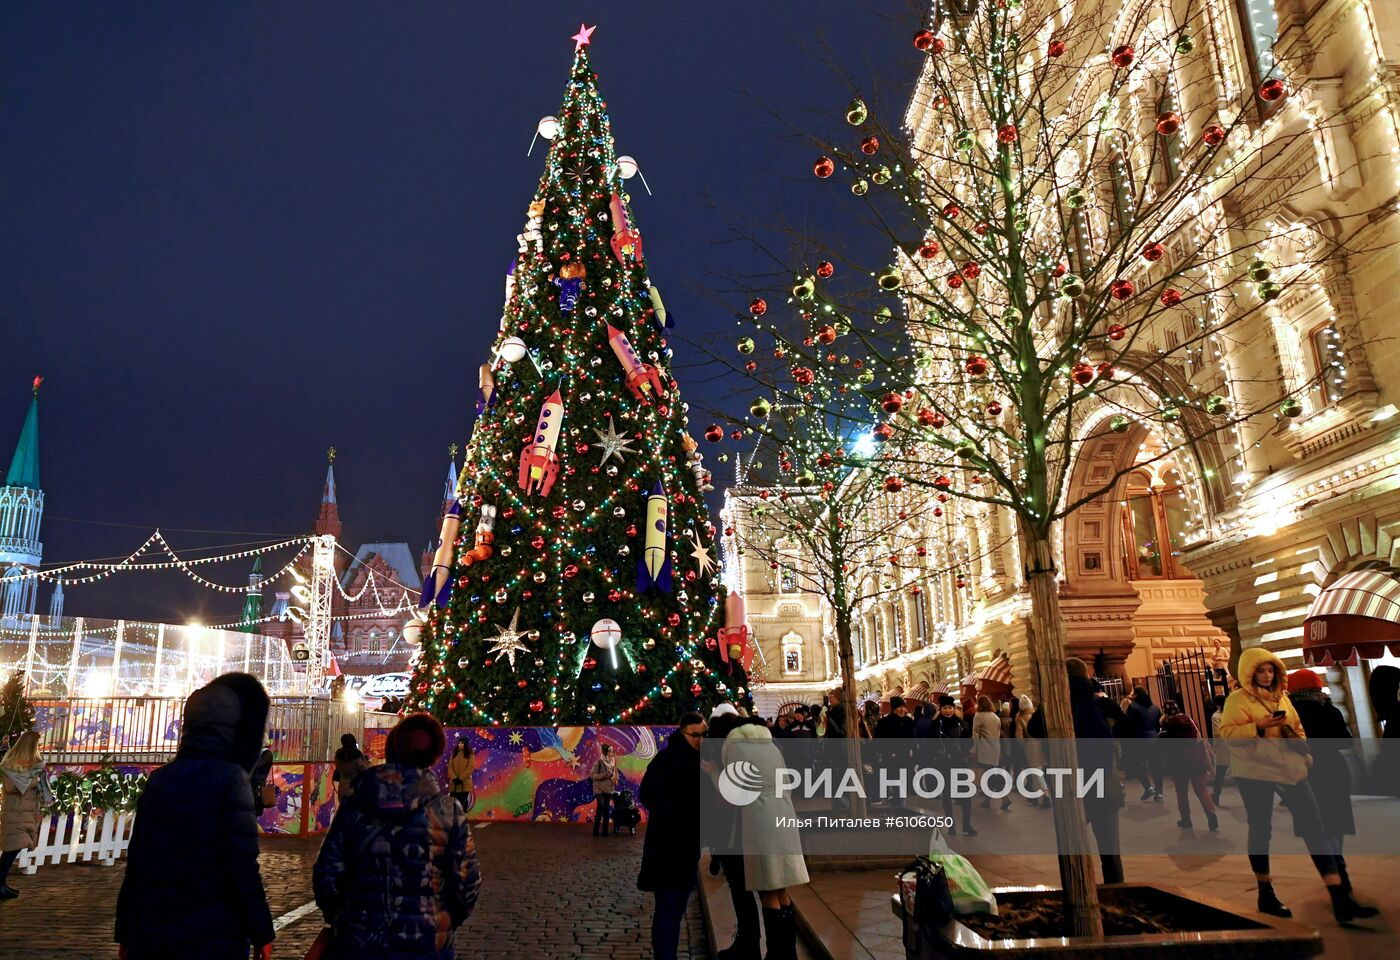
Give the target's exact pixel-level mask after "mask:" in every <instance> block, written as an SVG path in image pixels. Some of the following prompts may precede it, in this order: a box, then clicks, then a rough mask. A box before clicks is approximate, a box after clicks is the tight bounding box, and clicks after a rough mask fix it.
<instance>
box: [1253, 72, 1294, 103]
mask: <svg viewBox="0 0 1400 960" xmlns="http://www.w3.org/2000/svg"><path fill="white" fill-rule="evenodd" d="M1287 92H1288V88H1287V87H1285V86H1284V85H1283V81H1282V80H1280V79H1279V78H1278V77H1270V78H1269V79H1267V80H1265V81H1264V82H1263V83H1261V84H1259V99H1260V100H1267V101H1268V102H1269V103H1273V102H1274V101H1276V100H1282V99H1283V95H1284V94H1285V93H1287Z"/></svg>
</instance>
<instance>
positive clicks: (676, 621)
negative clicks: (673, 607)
mask: <svg viewBox="0 0 1400 960" xmlns="http://www.w3.org/2000/svg"><path fill="white" fill-rule="evenodd" d="M666 622H667V623H669V624H670V625H671V626H673V627H679V626H680V625H681V615H680V614H679V613H673V614H671V615H670V616H669V617H667V618H666Z"/></svg>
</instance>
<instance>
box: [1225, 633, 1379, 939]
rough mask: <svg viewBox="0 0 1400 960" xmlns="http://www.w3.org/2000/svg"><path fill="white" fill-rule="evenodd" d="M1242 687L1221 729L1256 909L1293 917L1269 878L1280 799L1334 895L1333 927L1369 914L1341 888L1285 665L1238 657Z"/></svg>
mask: <svg viewBox="0 0 1400 960" xmlns="http://www.w3.org/2000/svg"><path fill="white" fill-rule="evenodd" d="M1237 676H1238V678H1239V683H1240V688H1239V689H1238V690H1236V691H1235V692H1234V693H1232V694H1230V696H1229V698H1228V699H1227V700H1226V701H1225V709H1224V716H1222V717H1221V720H1220V731H1221V733H1222V734H1223V735H1224V737H1225V738H1226V739H1228V740H1230V741H1231V743H1230V772H1231V774H1233V775H1234V778H1235V784H1236V785H1237V786H1238V787H1239V788H1240V797H1241V798H1242V799H1243V800H1244V810H1245V818H1246V820H1247V821H1248V823H1249V865H1250V867H1251V868H1252V869H1253V870H1254V879H1255V881H1256V882H1257V883H1258V885H1259V912H1260V913H1268V914H1272V915H1273V916H1276V917H1291V916H1292V915H1293V911H1291V910H1289V909H1288V908H1287V907H1286V906H1284V905H1283V904H1282V903H1280V902H1279V899H1278V897H1277V895H1275V893H1274V885H1273V878H1272V877H1271V876H1270V875H1269V841H1270V839H1271V838H1272V835H1273V818H1274V797H1275V795H1277V796H1279V797H1282V798H1283V802H1284V803H1285V804H1287V806H1288V812H1289V813H1291V814H1292V815H1293V831H1294V833H1296V834H1297V835H1298V836H1301V837H1302V838H1303V841H1304V842H1305V843H1306V844H1307V847H1308V853H1310V854H1311V855H1312V860H1313V864H1314V866H1316V868H1317V872H1318V873H1319V874H1321V876H1322V882H1323V884H1325V885H1326V887H1327V893H1328V894H1329V895H1330V896H1331V898H1332V913H1333V915H1334V916H1336V918H1337V921H1338V922H1339V923H1346V922H1348V921H1350V920H1357V919H1363V918H1366V917H1374V916H1375V915H1376V913H1377V912H1378V911H1377V910H1376V908H1375V907H1370V906H1364V905H1362V904H1360V903H1357V902H1356V901H1355V900H1354V899H1352V896H1351V892H1350V891H1348V890H1346V889H1345V888H1344V887H1343V886H1342V880H1341V876H1340V875H1339V874H1338V872H1337V859H1336V857H1335V856H1334V855H1333V853H1334V851H1333V849H1332V842H1331V840H1330V838H1329V837H1328V835H1327V829H1326V827H1325V826H1324V825H1323V822H1322V817H1321V815H1320V814H1319V813H1318V810H1317V801H1316V800H1315V799H1314V798H1313V792H1312V789H1311V788H1310V787H1309V786H1308V780H1307V777H1308V767H1309V766H1310V765H1311V764H1312V762H1313V761H1312V757H1311V755H1310V754H1309V753H1308V748H1307V741H1306V740H1305V739H1304V736H1305V735H1304V732H1303V724H1302V721H1300V720H1299V719H1298V713H1297V711H1296V710H1294V709H1293V704H1292V703H1291V702H1290V701H1289V699H1288V693H1287V692H1286V691H1285V689H1284V687H1285V681H1284V669H1283V661H1282V660H1280V659H1279V658H1278V657H1277V656H1276V655H1275V654H1274V653H1272V652H1271V651H1269V650H1265V649H1263V648H1262V647H1251V648H1250V649H1248V650H1246V651H1245V652H1244V653H1242V654H1240V662H1239V666H1238V668H1237Z"/></svg>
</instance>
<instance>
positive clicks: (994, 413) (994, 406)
mask: <svg viewBox="0 0 1400 960" xmlns="http://www.w3.org/2000/svg"><path fill="white" fill-rule="evenodd" d="M987 416H989V417H999V416H1001V404H999V403H997V402H996V401H995V400H993V401H992V402H991V403H989V404H987Z"/></svg>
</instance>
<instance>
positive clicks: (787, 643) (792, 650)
mask: <svg viewBox="0 0 1400 960" xmlns="http://www.w3.org/2000/svg"><path fill="white" fill-rule="evenodd" d="M801 672H802V637H800V636H799V635H797V634H795V633H789V634H788V635H787V636H785V637H783V673H785V674H789V675H791V674H797V673H801Z"/></svg>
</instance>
